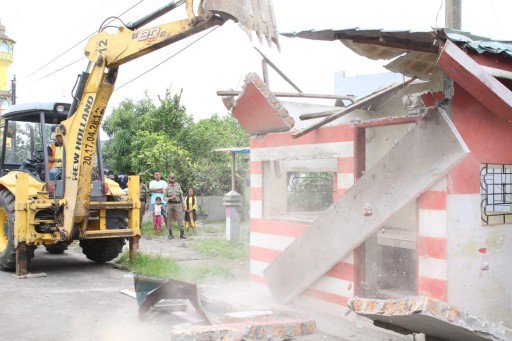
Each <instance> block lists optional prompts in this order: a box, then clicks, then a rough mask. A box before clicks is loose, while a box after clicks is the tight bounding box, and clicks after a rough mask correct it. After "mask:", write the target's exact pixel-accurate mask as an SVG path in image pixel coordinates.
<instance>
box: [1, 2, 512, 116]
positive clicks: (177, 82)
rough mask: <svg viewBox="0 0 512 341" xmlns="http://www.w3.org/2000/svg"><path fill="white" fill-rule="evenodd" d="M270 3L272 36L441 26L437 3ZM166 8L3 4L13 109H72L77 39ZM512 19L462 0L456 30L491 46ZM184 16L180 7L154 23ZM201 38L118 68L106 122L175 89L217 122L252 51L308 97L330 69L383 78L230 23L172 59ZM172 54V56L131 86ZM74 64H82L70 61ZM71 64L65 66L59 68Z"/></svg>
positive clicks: (509, 9)
mask: <svg viewBox="0 0 512 341" xmlns="http://www.w3.org/2000/svg"><path fill="white" fill-rule="evenodd" d="M273 2H274V9H275V13H276V19H277V24H278V29H279V31H280V32H293V31H301V30H310V29H344V28H354V27H359V28H365V29H386V30H394V29H396V30H412V31H422V30H430V28H431V27H436V26H438V27H441V26H444V1H442V0H428V1H425V0H424V1H420V0H389V1H380V0H375V1H373V0H372V1H370V0H358V1H352V0H351V1H348V0H347V1H345V0H315V1H306V0H274V1H273ZM164 3H166V1H161V0H126V1H115V0H87V1H57V0H46V1H36V0H17V1H9V2H7V1H3V2H2V5H1V6H0V8H1V10H0V20H1V22H2V23H3V24H4V25H5V26H6V28H7V32H6V33H7V35H8V36H9V37H10V38H12V39H14V40H15V41H16V44H15V50H14V63H13V64H12V65H11V67H10V69H9V70H10V72H9V74H10V78H12V76H13V75H16V78H17V80H18V83H17V84H18V87H17V94H18V99H17V100H18V102H19V103H20V102H30V101H48V100H68V101H70V92H71V89H72V87H73V85H74V83H75V80H76V76H77V75H78V74H79V73H80V72H81V71H82V70H84V69H85V67H86V65H87V60H86V59H85V57H83V49H84V46H85V44H86V40H84V39H86V38H87V37H88V36H89V35H91V34H92V33H93V32H95V31H97V30H98V28H99V26H100V25H101V23H102V22H103V21H104V20H105V19H106V18H107V17H110V16H118V15H119V14H121V13H123V12H125V11H127V10H128V9H129V8H131V7H133V9H131V10H129V11H128V12H127V13H126V14H124V15H122V16H121V17H120V18H121V19H122V20H123V21H125V22H130V21H132V20H134V19H136V18H138V17H140V16H142V15H143V14H146V13H148V12H150V11H151V10H153V9H155V8H158V7H160V6H161V5H162V4H164ZM510 13H512V1H510V0H487V1H480V0H462V30H465V31H469V32H471V33H473V34H478V35H483V36H487V37H490V38H493V39H500V40H512V20H509V16H510ZM184 16H185V14H184V6H183V8H179V9H176V10H174V11H173V13H171V14H170V15H168V16H166V17H164V18H162V19H160V20H159V21H158V23H160V22H162V21H173V20H176V19H181V18H184ZM115 24H116V22H114V23H113V25H115ZM202 35H203V33H200V34H197V35H195V36H193V37H190V38H187V39H186V40H184V41H182V42H178V43H175V44H173V45H170V46H168V47H165V48H163V49H160V50H159V51H157V52H155V53H152V54H150V55H148V56H145V57H142V58H140V59H138V60H135V61H132V62H129V63H128V64H125V65H123V66H121V68H120V71H119V77H118V80H117V84H116V88H118V89H117V90H116V91H115V92H114V94H113V96H112V98H111V101H110V103H109V105H108V107H107V115H108V114H109V113H110V111H111V110H112V107H114V106H116V105H118V104H119V102H121V101H122V100H123V99H125V98H131V99H134V100H138V99H141V98H142V97H143V96H144V93H145V92H147V93H148V95H149V96H150V97H151V98H153V99H155V98H157V96H158V95H160V96H162V95H163V94H165V90H166V89H170V90H171V91H172V92H174V93H177V92H180V91H181V90H182V89H183V95H182V104H184V105H185V106H186V107H187V111H188V113H189V114H192V115H193V116H194V118H195V119H196V120H197V119H201V118H206V117H209V116H210V115H211V114H213V113H219V114H221V115H224V114H226V113H227V111H226V109H225V108H224V106H223V104H222V101H221V99H220V97H218V96H217V95H216V92H217V91H218V90H228V89H236V90H240V88H241V86H242V85H243V78H244V76H245V75H246V74H247V73H249V72H258V73H260V74H261V57H260V55H259V54H258V53H257V52H256V51H255V50H254V48H253V46H256V47H258V48H259V49H260V50H262V51H263V53H265V54H266V55H267V56H268V57H269V58H270V59H271V60H272V61H273V62H274V63H275V64H276V65H277V66H278V67H279V68H280V69H281V70H282V71H283V72H284V73H285V74H286V75H287V76H288V77H289V78H290V79H291V80H292V81H293V82H294V83H296V84H297V85H298V86H299V87H300V88H301V89H302V90H303V91H304V92H308V93H324V94H333V91H334V80H333V79H334V78H333V74H334V72H336V71H345V72H346V75H347V76H355V75H362V74H371V73H377V72H384V71H385V70H384V69H383V68H382V67H381V66H380V65H381V64H382V63H380V62H373V61H369V60H367V59H365V58H364V57H360V56H358V55H355V54H354V53H353V52H351V51H349V50H348V49H347V48H345V47H344V46H343V45H342V44H341V43H340V42H322V41H311V40H303V39H299V38H286V37H280V42H281V52H280V53H279V52H277V49H275V48H274V47H273V48H272V49H271V48H269V47H268V46H267V45H266V43H265V44H264V45H260V44H259V43H258V41H257V39H253V41H252V42H251V41H249V39H248V37H247V35H246V34H245V33H244V32H243V31H242V30H240V29H239V28H238V27H237V25H236V24H234V23H231V22H229V23H226V24H225V25H223V26H222V27H219V28H217V29H215V30H214V31H213V32H211V33H210V34H208V35H207V36H205V37H204V38H201V39H200V40H198V41H197V42H196V43H194V44H193V45H191V46H190V47H188V48H187V49H185V50H183V51H182V52H179V51H180V50H181V49H183V48H185V47H186V46H188V45H190V44H191V43H192V42H194V41H196V40H197V39H198V38H199V37H201V36H202ZM75 45H76V47H74V48H73V46H75ZM68 50H69V52H67V53H65V54H63V53H64V52H66V51H68ZM174 54H176V56H174V57H172V58H170V59H169V60H167V61H166V62H164V63H163V64H162V65H160V66H159V67H156V68H155V69H154V70H152V71H149V72H148V73H146V74H145V75H144V76H141V77H139V78H137V76H139V75H140V74H142V73H144V72H147V71H148V70H150V69H151V68H153V67H155V66H156V65H157V64H159V63H161V62H163V61H164V60H165V59H168V58H169V57H171V56H172V55H174ZM61 55H62V57H59V56H61ZM57 57H59V58H57ZM55 58H57V59H55ZM54 59H55V60H54ZM80 59H81V60H80ZM52 60H54V61H53V62H52ZM77 60H80V61H79V62H77V63H73V62H75V61H77ZM50 62H51V63H50ZM69 64H71V66H68V67H66V66H67V65H69ZM57 70H60V71H57ZM135 78H137V79H136V80H135V81H132V80H134V79H135ZM130 81H132V82H131V83H129V84H127V85H125V86H123V85H124V84H126V83H128V82H130ZM270 82H271V84H270V87H271V89H272V90H273V91H287V92H291V91H293V89H292V88H291V87H290V86H288V85H287V84H285V83H284V82H282V81H280V80H279V76H277V75H276V74H272V73H271V76H270ZM121 86H122V87H121Z"/></svg>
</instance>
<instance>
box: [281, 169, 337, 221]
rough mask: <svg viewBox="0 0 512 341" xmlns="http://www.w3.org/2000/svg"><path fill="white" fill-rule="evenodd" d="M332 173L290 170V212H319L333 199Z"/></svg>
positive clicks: (288, 199) (288, 193) (288, 192)
mask: <svg viewBox="0 0 512 341" xmlns="http://www.w3.org/2000/svg"><path fill="white" fill-rule="evenodd" d="M332 197H333V188H332V173H327V172H288V190H287V206H288V212H317V211H323V210H325V209H326V208H328V207H329V206H330V205H331V204H332V202H333V200H332Z"/></svg>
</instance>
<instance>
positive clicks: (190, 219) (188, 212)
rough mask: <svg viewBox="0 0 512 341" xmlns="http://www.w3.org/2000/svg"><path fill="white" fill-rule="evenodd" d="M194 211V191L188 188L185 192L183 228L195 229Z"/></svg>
mask: <svg viewBox="0 0 512 341" xmlns="http://www.w3.org/2000/svg"><path fill="white" fill-rule="evenodd" d="M196 210H197V199H196V197H195V195H194V190H193V189H192V188H189V189H188V191H187V198H186V199H185V228H186V229H187V231H188V230H189V229H191V228H192V229H195V228H196V217H197V216H196Z"/></svg>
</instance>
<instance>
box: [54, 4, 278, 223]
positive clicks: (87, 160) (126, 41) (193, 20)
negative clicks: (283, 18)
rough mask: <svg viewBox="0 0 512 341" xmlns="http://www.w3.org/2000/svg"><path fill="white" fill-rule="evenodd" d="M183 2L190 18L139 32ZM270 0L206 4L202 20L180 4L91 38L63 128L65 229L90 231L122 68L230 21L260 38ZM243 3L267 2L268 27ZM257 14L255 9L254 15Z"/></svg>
mask: <svg viewBox="0 0 512 341" xmlns="http://www.w3.org/2000/svg"><path fill="white" fill-rule="evenodd" d="M185 1H186V4H187V15H188V18H187V19H183V20H179V21H175V22H171V23H167V24H163V25H159V26H154V27H149V28H140V26H141V25H143V24H146V23H147V22H149V21H150V20H154V19H155V18H156V17H158V16H160V15H162V14H164V13H165V12H168V11H170V10H172V9H174V8H175V7H177V6H178V5H180V4H182V3H184V2H185ZM216 1H219V2H222V3H223V4H221V5H219V7H212V4H214V3H215V2H216ZM253 1H256V2H257V3H258V6H256V7H254V6H253V5H252V4H251V3H252V2H253ZM270 1H271V0H236V2H235V3H234V4H236V6H234V7H233V5H231V7H230V5H229V4H228V3H227V2H228V1H227V0H202V1H201V4H200V6H199V15H200V16H199V17H195V14H194V12H193V9H192V2H193V0H181V1H176V2H173V3H171V4H169V5H167V7H166V8H164V9H160V10H157V11H155V12H154V13H153V14H150V15H148V16H146V17H145V18H143V19H141V20H140V21H139V22H137V23H136V24H134V25H132V26H131V28H129V26H121V27H119V29H118V31H117V32H116V33H114V34H109V33H107V32H105V31H103V32H100V33H98V34H97V35H95V36H94V37H92V38H91V39H90V40H89V42H88V44H87V46H86V49H85V54H86V56H87V58H88V59H89V65H88V68H87V70H86V72H84V73H83V74H82V77H81V84H79V86H78V89H80V93H78V94H76V99H75V100H76V101H77V105H76V106H73V107H72V111H73V112H70V116H69V118H68V119H67V120H65V121H64V122H62V125H61V127H62V130H63V133H64V143H65V146H66V157H65V163H66V167H65V168H66V169H65V177H66V186H65V193H64V196H65V198H66V199H67V200H66V202H67V205H66V206H65V208H64V210H65V211H64V227H65V229H66V230H68V232H71V229H72V228H73V226H75V225H77V224H78V225H79V228H80V230H81V232H82V233H83V232H85V230H86V228H87V227H86V226H87V218H88V216H89V203H90V193H91V182H92V176H91V174H92V170H93V167H94V153H95V151H96V145H97V142H98V134H99V130H100V126H101V122H102V121H103V117H104V114H105V109H106V106H107V104H108V101H109V99H110V96H111V95H112V92H113V90H114V85H115V82H116V78H117V71H118V67H119V66H120V65H122V64H124V63H127V62H129V61H131V60H133V59H136V58H138V57H141V56H143V55H146V54H148V53H151V52H153V51H155V50H158V49H160V48H162V47H165V46H167V45H170V44H172V43H174V42H176V41H179V40H181V39H184V38H186V37H189V36H192V35H194V34H196V33H199V32H201V31H204V30H206V29H208V28H211V27H214V26H219V25H222V24H223V23H224V22H225V21H226V20H228V19H233V20H235V21H238V22H239V23H241V24H243V25H244V27H245V29H246V30H247V29H248V28H251V27H252V28H253V29H254V30H256V32H257V34H258V35H261V33H262V29H261V28H262V27H268V25H270V26H273V27H274V28H275V22H274V19H273V12H272V5H271V3H270ZM203 2H204V4H203ZM241 3H249V5H247V6H246V8H260V7H261V4H262V3H264V4H265V6H263V7H264V8H266V9H267V10H268V9H270V13H271V14H272V15H271V21H272V22H271V23H270V24H268V23H265V24H261V23H259V20H260V19H259V17H257V18H255V17H254V14H255V11H254V10H252V11H249V12H248V13H244V11H243V8H242V7H239V6H238V5H240V4H241ZM203 5H208V8H209V9H210V10H211V11H205V10H204V8H203V7H202V6H203ZM258 11H259V10H256V12H258ZM265 17H266V18H268V15H266V16H265ZM265 21H267V19H265ZM133 28H136V29H133ZM263 34H265V35H267V37H270V38H268V40H269V43H270V42H271V41H273V42H274V43H275V44H276V45H277V44H278V43H277V35H276V31H275V30H273V31H272V30H268V29H265V32H263ZM73 108H76V110H74V109H73Z"/></svg>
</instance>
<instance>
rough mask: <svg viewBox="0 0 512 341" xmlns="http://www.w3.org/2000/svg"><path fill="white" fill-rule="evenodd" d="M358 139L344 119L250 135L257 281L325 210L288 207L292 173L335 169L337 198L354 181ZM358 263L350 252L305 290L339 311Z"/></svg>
mask: <svg viewBox="0 0 512 341" xmlns="http://www.w3.org/2000/svg"><path fill="white" fill-rule="evenodd" d="M353 139H354V128H353V127H352V126H345V125H341V126H327V127H322V128H320V129H318V130H316V131H314V132H311V133H310V134H307V135H305V136H303V137H301V138H298V139H293V138H292V137H291V134H290V133H274V134H269V135H266V136H265V137H263V138H258V139H252V140H251V237H250V243H251V246H250V248H251V254H250V259H251V260H250V263H251V266H250V269H251V277H252V279H253V280H254V281H257V282H260V283H265V279H264V276H263V271H264V269H265V268H266V267H267V266H268V264H270V263H271V262H272V261H273V260H274V259H275V258H276V257H277V256H278V255H279V253H280V252H282V251H283V250H284V249H286V248H287V247H288V245H290V244H291V243H292V242H293V241H294V240H295V238H297V237H298V236H300V235H301V234H302V233H303V232H304V231H305V230H306V229H307V228H308V226H309V225H310V224H311V223H312V222H313V221H314V219H316V217H318V215H319V214H321V212H319V211H317V212H303V211H300V212H288V211H287V209H286V203H287V185H288V183H287V180H288V174H289V173H290V172H306V173H307V172H325V173H331V174H332V185H331V188H332V200H335V198H338V197H340V196H341V195H342V194H343V193H344V192H345V191H346V190H347V189H348V188H350V187H351V186H352V184H353V183H354V164H353V163H354V143H353ZM312 194H314V193H309V194H306V196H311V195H312ZM353 263H354V257H353V254H352V253H351V254H349V255H348V256H347V257H345V258H344V259H343V260H341V261H340V262H338V263H337V264H336V265H334V266H333V267H332V269H331V270H330V271H328V272H327V273H326V274H325V276H323V277H322V278H320V279H319V280H318V281H316V283H314V284H313V285H311V286H310V288H309V289H308V290H307V291H306V292H305V293H304V295H305V296H306V297H309V298H310V299H311V300H314V301H321V302H323V303H325V304H327V305H332V306H333V309H334V310H338V315H339V313H340V312H342V311H344V310H345V308H344V306H346V302H347V300H348V299H349V298H350V297H352V296H353V295H354V289H353V288H354V283H353V281H354V264H353ZM340 309H341V310H342V311H341V310H340Z"/></svg>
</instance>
